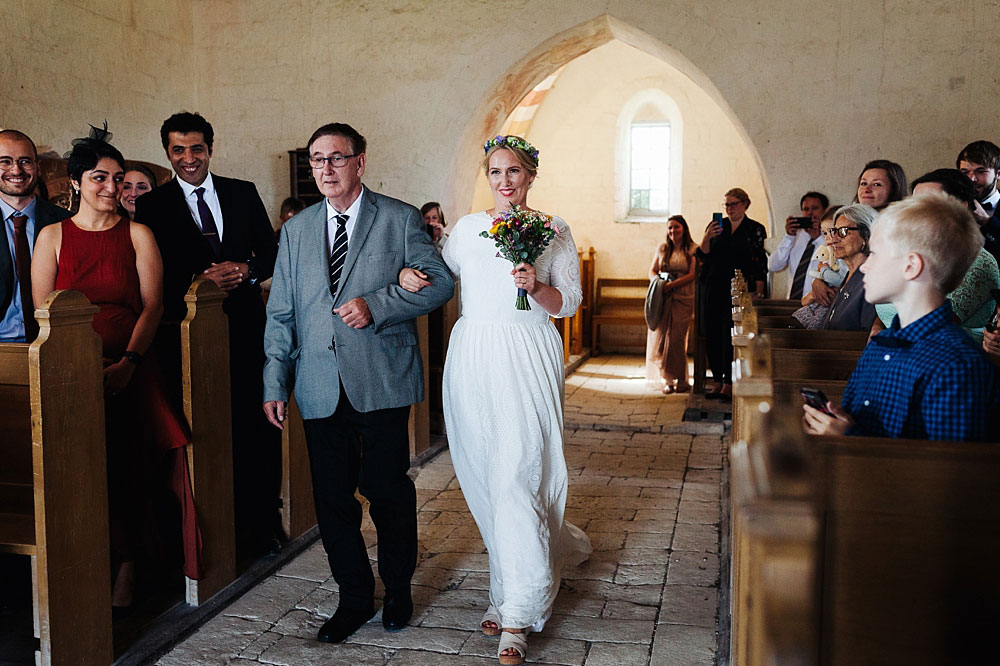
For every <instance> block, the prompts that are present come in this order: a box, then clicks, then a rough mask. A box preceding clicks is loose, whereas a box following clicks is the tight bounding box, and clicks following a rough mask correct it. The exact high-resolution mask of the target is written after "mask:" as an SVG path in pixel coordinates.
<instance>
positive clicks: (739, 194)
mask: <svg viewBox="0 0 1000 666" xmlns="http://www.w3.org/2000/svg"><path fill="white" fill-rule="evenodd" d="M722 196H724V197H733V198H736V199H739V200H740V201H742V202H743V205H745V206H746V207H747V208H749V207H750V195H749V194H747V193H746V190H744V189H743V188H742V187H734V188H733V189H731V190H729V191H728V192H726V193H725V194H724V195H722Z"/></svg>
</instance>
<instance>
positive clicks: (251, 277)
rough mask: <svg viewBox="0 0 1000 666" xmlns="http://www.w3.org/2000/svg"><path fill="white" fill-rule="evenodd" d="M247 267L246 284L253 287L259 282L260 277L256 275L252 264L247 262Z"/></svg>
mask: <svg viewBox="0 0 1000 666" xmlns="http://www.w3.org/2000/svg"><path fill="white" fill-rule="evenodd" d="M247 266H248V268H247V282H248V283H249V284H250V286H251V287H253V286H255V285H256V284H258V283H259V282H260V276H259V275H257V269H256V268H255V267H254V265H253V264H252V263H250V262H249V261H248V262H247Z"/></svg>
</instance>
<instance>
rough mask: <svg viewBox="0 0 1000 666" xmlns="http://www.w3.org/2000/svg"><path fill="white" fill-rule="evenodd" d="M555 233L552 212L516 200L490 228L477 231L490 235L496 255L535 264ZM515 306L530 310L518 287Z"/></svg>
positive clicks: (523, 293) (515, 262) (525, 295)
mask: <svg viewBox="0 0 1000 666" xmlns="http://www.w3.org/2000/svg"><path fill="white" fill-rule="evenodd" d="M557 233H559V230H558V229H556V224H555V222H554V221H553V220H552V216H551V215H546V214H545V213H540V212H538V211H537V210H525V209H524V208H521V207H520V206H518V205H516V204H515V205H513V206H511V207H510V208H508V209H506V210H504V211H502V212H501V213H500V214H499V215H497V216H496V217H495V218H494V219H493V226H491V227H490V230H489V231H483V232H482V233H480V234H479V235H480V236H482V237H483V238H489V239H492V240H493V241H494V242H495V243H496V246H497V248H498V250H499V251H498V252H497V256H498V257H503V258H504V259H506V260H507V261H509V262H511V263H512V264H514V265H515V266H516V265H518V264H520V263H522V262H524V263H526V264H534V263H535V260H536V259H538V257H540V256H541V254H542V252H544V251H545V248H546V247H547V246H548V244H549V242H550V241H551V240H552V239H553V238H554V237H555V235H556V234H557ZM514 306H515V307H516V308H517V309H518V310H530V309H531V306H530V305H528V292H526V291H525V290H524V289H518V290H517V300H516V301H515V302H514Z"/></svg>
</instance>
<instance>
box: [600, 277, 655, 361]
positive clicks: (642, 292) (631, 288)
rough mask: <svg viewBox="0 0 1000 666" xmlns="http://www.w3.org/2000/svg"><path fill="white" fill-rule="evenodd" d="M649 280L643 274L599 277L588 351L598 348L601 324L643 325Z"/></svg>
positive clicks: (644, 322)
mask: <svg viewBox="0 0 1000 666" xmlns="http://www.w3.org/2000/svg"><path fill="white" fill-rule="evenodd" d="M648 289H649V280H647V279H645V278H598V279H597V288H596V293H597V296H596V299H595V301H594V307H593V313H592V314H591V315H590V331H591V333H590V341H591V352H592V353H593V355H594V356H597V355H598V354H599V353H600V351H601V340H600V332H601V326H602V325H614V326H632V327H639V326H641V327H642V328H643V329H645V328H646V318H645V314H644V304H645V301H646V291H647V290H648Z"/></svg>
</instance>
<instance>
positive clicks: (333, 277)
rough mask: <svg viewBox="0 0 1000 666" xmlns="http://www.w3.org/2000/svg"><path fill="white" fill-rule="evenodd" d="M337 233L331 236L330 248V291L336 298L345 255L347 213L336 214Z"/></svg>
mask: <svg viewBox="0 0 1000 666" xmlns="http://www.w3.org/2000/svg"><path fill="white" fill-rule="evenodd" d="M336 220H337V233H336V234H335V235H334V237H333V249H332V250H330V293H331V294H333V297H334V298H337V289H338V288H339V286H340V273H341V272H342V271H343V270H344V259H345V258H346V257H347V215H337V216H336Z"/></svg>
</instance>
